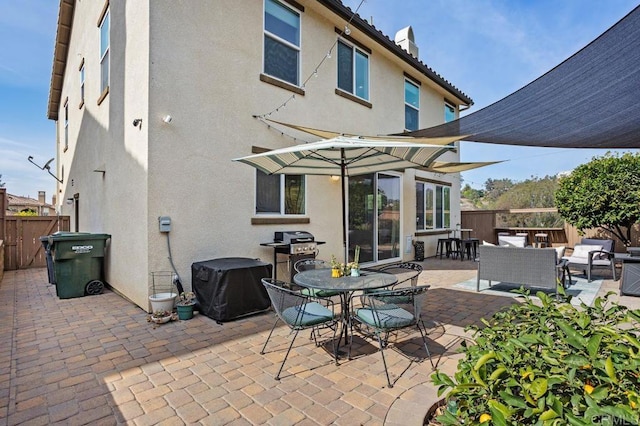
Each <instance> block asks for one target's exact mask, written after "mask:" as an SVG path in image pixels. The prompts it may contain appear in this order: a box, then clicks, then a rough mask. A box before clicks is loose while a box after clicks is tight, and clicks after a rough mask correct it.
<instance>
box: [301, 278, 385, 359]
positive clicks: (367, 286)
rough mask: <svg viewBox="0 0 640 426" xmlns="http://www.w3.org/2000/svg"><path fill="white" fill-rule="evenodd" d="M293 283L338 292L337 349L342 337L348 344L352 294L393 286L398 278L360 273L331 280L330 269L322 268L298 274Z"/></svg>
mask: <svg viewBox="0 0 640 426" xmlns="http://www.w3.org/2000/svg"><path fill="white" fill-rule="evenodd" d="M293 281H294V282H295V283H296V284H298V285H299V286H302V287H307V288H313V289H317V290H331V291H337V292H340V304H341V308H342V330H341V331H340V337H338V349H339V344H340V341H341V340H342V336H344V343H345V344H347V343H348V338H349V336H348V328H349V315H350V314H349V305H350V304H351V298H352V296H353V293H354V292H356V291H363V290H374V289H377V288H384V287H388V286H391V285H394V284H396V283H397V282H398V277H396V276H395V275H393V274H389V273H386V272H373V271H360V276H358V277H353V276H350V275H348V276H344V277H340V278H332V277H331V269H329V268H323V269H311V270H308V271H302V272H298V273H297V274H296V275H295V276H294V277H293ZM338 352H339V351H338Z"/></svg>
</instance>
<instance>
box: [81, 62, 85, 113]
mask: <svg viewBox="0 0 640 426" xmlns="http://www.w3.org/2000/svg"><path fill="white" fill-rule="evenodd" d="M82 105H84V60H83V61H82V64H80V108H82Z"/></svg>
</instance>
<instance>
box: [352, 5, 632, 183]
mask: <svg viewBox="0 0 640 426" xmlns="http://www.w3.org/2000/svg"><path fill="white" fill-rule="evenodd" d="M343 3H344V4H346V5H347V6H349V7H351V8H352V9H353V10H355V9H356V8H358V5H360V4H361V0H343ZM637 5H638V0H560V1H559V0H402V1H389V0H366V1H364V2H363V3H362V4H361V5H360V8H359V10H358V14H359V15H360V16H361V17H362V18H365V19H367V20H369V19H370V18H371V17H373V24H374V25H375V26H376V28H378V29H379V30H381V31H382V32H383V33H384V34H386V35H387V36H389V37H390V38H391V39H393V38H394V36H395V33H396V31H398V30H400V29H401V28H404V27H406V26H407V25H411V26H412V28H413V32H414V36H415V41H416V44H417V45H418V48H419V49H420V60H422V62H424V63H425V64H426V65H427V66H429V67H430V68H432V69H433V70H434V71H436V72H437V73H438V74H440V75H441V76H443V77H444V78H445V79H447V80H448V81H449V82H451V83H452V84H453V85H454V86H456V87H457V88H458V89H460V90H462V91H463V92H464V93H466V94H467V95H469V96H470V97H471V98H472V99H473V100H474V105H473V107H472V108H471V109H469V110H468V112H474V111H478V110H479V109H481V108H482V107H485V106H487V105H490V104H492V103H494V102H496V101H499V100H500V99H502V98H504V97H505V96H507V95H509V94H511V93H513V92H515V91H516V90H518V89H520V88H521V87H523V86H525V85H526V84H528V83H530V82H531V81H533V80H535V79H536V78H538V77H539V76H541V75H542V74H544V73H545V72H547V71H549V70H550V69H551V68H553V67H554V66H556V65H558V64H559V63H560V62H562V61H563V60H565V59H566V58H568V57H569V56H571V55H572V54H574V53H575V52H577V51H578V50H580V49H581V48H582V47H584V46H585V45H587V44H588V43H589V42H591V41H592V40H593V39H595V38H596V37H598V36H599V35H600V34H602V33H603V32H604V31H606V30H607V29H608V28H609V27H611V26H612V25H614V24H615V23H616V22H618V21H619V20H620V19H621V18H623V17H624V16H625V15H626V14H627V13H629V12H631V10H633V8H634V7H636V6H637ZM568 107H570V105H569V106H568ZM605 152H606V150H576V149H573V150H566V149H557V148H556V149H553V148H532V147H512V146H507V145H493V144H479V143H471V142H463V143H462V147H461V160H462V161H495V160H508V161H506V162H504V163H502V164H498V165H493V166H488V167H484V168H480V169H477V170H473V171H469V172H465V173H463V174H462V176H463V179H464V183H469V184H470V185H471V186H472V187H474V188H482V187H483V186H484V183H485V182H486V180H487V179H489V178H492V179H501V178H510V179H513V180H514V181H522V180H525V179H528V178H530V177H532V176H537V177H544V176H545V175H556V174H557V173H559V172H562V171H569V170H572V169H573V168H575V167H576V166H578V165H580V164H583V163H586V162H588V161H589V160H591V158H593V157H594V156H600V155H603V154H604V153H605Z"/></svg>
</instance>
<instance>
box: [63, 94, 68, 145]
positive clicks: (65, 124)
mask: <svg viewBox="0 0 640 426" xmlns="http://www.w3.org/2000/svg"><path fill="white" fill-rule="evenodd" d="M68 148H69V99H67V100H66V101H64V150H65V151H66V150H67V149H68Z"/></svg>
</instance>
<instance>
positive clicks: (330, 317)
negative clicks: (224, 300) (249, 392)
mask: <svg viewBox="0 0 640 426" xmlns="http://www.w3.org/2000/svg"><path fill="white" fill-rule="evenodd" d="M262 284H263V285H264V287H265V289H266V290H267V294H268V295H269V299H271V304H272V305H273V309H274V310H275V312H276V321H275V322H274V324H273V327H272V328H271V331H270V332H269V336H268V337H267V340H266V342H264V346H263V347H262V350H261V351H260V354H262V355H264V351H265V349H266V348H267V343H269V340H270V339H271V335H272V334H273V330H275V328H276V325H277V324H278V322H280V321H282V322H284V323H285V324H286V325H287V326H288V327H289V328H290V329H291V331H292V332H293V337H292V338H291V343H290V344H289V347H288V349H287V353H286V354H285V356H284V359H283V360H282V364H281V365H280V369H279V370H278V373H277V374H276V376H275V379H276V380H280V373H282V368H283V367H284V363H285V362H286V361H287V357H288V356H289V352H291V348H292V347H293V343H294V342H295V340H296V337H297V336H298V332H299V331H300V330H305V329H313V330H317V329H320V328H330V329H331V330H333V338H332V342H333V357H334V360H335V362H336V365H337V364H338V354H337V353H336V352H337V349H336V344H335V337H336V330H337V329H338V327H337V324H338V321H339V317H337V316H336V314H335V311H334V310H333V304H331V306H329V307H327V306H323V305H321V304H319V303H318V302H314V301H313V300H312V299H311V298H310V297H309V296H307V295H303V294H301V293H300V292H297V291H295V290H291V289H290V288H287V287H288V285H287V283H285V282H283V281H279V280H274V279H272V278H263V279H262ZM316 334H317V333H312V337H313V340H314V342H315V344H316V346H320V344H319V343H318V340H317V337H316Z"/></svg>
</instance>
